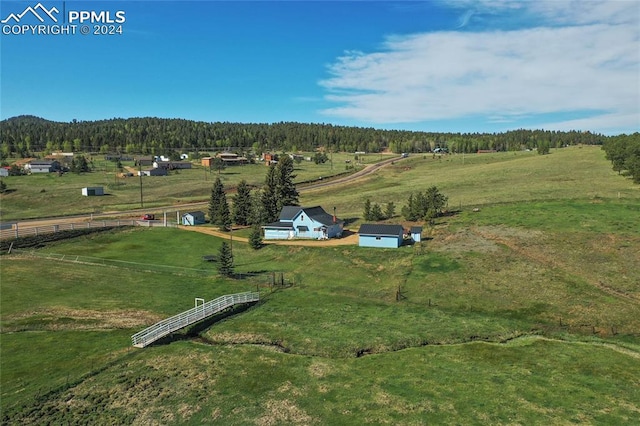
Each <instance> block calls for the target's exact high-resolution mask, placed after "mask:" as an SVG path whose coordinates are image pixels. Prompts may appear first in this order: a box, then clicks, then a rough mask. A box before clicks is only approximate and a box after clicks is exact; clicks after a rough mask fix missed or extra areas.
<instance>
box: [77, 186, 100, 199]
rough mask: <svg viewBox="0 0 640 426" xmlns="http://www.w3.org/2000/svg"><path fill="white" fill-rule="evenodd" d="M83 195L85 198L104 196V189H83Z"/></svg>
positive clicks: (89, 187) (91, 187)
mask: <svg viewBox="0 0 640 426" xmlns="http://www.w3.org/2000/svg"><path fill="white" fill-rule="evenodd" d="M82 195H84V196H85V197H91V196H94V195H104V188H103V187H101V186H88V187H86V188H82Z"/></svg>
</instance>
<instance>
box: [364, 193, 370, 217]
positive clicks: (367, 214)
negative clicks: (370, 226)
mask: <svg viewBox="0 0 640 426" xmlns="http://www.w3.org/2000/svg"><path fill="white" fill-rule="evenodd" d="M362 217H363V218H364V220H371V200H370V199H368V198H367V199H366V200H364V209H363V211H362Z"/></svg>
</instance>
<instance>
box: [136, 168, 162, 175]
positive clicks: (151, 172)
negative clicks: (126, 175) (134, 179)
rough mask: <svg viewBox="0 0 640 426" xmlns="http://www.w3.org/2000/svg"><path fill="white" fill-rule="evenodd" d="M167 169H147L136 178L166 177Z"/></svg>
mask: <svg viewBox="0 0 640 426" xmlns="http://www.w3.org/2000/svg"><path fill="white" fill-rule="evenodd" d="M167 174H168V172H167V169H147V170H141V171H139V172H138V176H166V175H167Z"/></svg>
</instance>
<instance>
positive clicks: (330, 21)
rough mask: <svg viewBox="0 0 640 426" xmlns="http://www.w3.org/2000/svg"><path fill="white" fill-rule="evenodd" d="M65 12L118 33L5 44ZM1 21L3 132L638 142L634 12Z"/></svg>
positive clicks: (402, 8)
mask: <svg viewBox="0 0 640 426" xmlns="http://www.w3.org/2000/svg"><path fill="white" fill-rule="evenodd" d="M38 3H40V4H41V5H42V8H39V9H38V8H37V5H38ZM28 7H31V8H34V10H36V13H39V15H42V16H41V18H43V20H44V21H45V22H44V23H43V22H39V21H38V20H37V18H36V17H35V16H34V15H33V14H32V13H31V12H28V13H26V14H24V15H23V16H21V17H19V18H18V19H16V16H18V15H20V14H22V12H24V11H25V10H26V9H27V8H28ZM54 7H55V8H56V10H57V12H55V11H53V8H54ZM43 9H44V10H48V11H53V12H51V14H52V15H53V16H54V17H55V18H57V20H58V22H57V23H56V22H54V21H52V20H51V19H50V18H48V17H46V16H44V14H43V13H42V10H43ZM38 11H39V12H38ZM72 11H75V12H80V11H87V12H88V11H94V12H96V13H98V12H109V16H110V18H111V19H112V20H113V19H114V17H115V16H116V15H115V14H116V12H118V11H121V12H124V16H125V19H126V20H125V21H124V22H122V23H121V24H116V25H121V26H122V27H121V28H122V34H114V35H95V34H91V33H92V32H93V31H94V29H95V27H94V26H95V25H102V23H100V22H98V23H96V22H94V23H91V22H85V23H83V24H87V25H89V30H90V34H87V35H82V34H80V27H81V24H80V23H79V22H77V21H76V22H73V24H75V25H76V26H77V27H76V34H63V35H43V34H36V35H33V34H31V33H30V32H29V31H30V30H28V31H26V34H22V33H20V34H12V32H20V31H22V30H21V29H20V28H21V26H22V25H25V24H26V25H29V24H31V25H36V24H43V25H47V26H54V25H58V24H60V25H62V24H64V25H67V24H68V25H71V22H70V21H69V16H70V15H69V13H70V12H72ZM12 14H13V17H11V16H12ZM103 17H104V15H103ZM0 20H4V21H6V22H5V23H4V24H2V27H3V28H2V35H0V42H1V47H0V49H1V57H0V61H1V62H0V67H1V74H0V76H1V83H0V118H2V119H5V118H9V117H12V116H16V115H23V114H30V115H37V116H40V117H43V118H47V119H50V120H56V121H71V120H73V119H78V120H99V119H108V118H114V117H123V118H127V117H144V116H153V117H165V118H185V119H191V120H201V121H208V122H212V121H232V122H267V123H270V122H278V121H299V122H321V123H333V124H339V125H353V126H366V127H376V128H384V129H408V130H424V131H438V132H500V131H505V130H509V129H518V128H532V129H538V128H544V129H550V130H590V131H593V132H600V133H605V134H618V133H631V132H635V131H640V2H637V1H635V0H628V1H626V0H625V1H613V2H603V1H573V0H555V1H551V2H544V1H535V2H533V1H531V2H511V1H499V0H498V1H484V0H483V1H466V0H455V1H430V2H383V1H373V2H367V1H357V2H338V1H318V2H302V1H284V2H272V1H260V2H247V1H240V2H221V1H109V2H99V1H90V2H89V1H66V2H62V1H44V0H43V1H40V2H38V0H34V1H20V2H11V1H4V0H3V1H2V2H1V3H0ZM106 25H109V24H108V23H107V24H106ZM98 28H99V27H98ZM7 33H9V34H7Z"/></svg>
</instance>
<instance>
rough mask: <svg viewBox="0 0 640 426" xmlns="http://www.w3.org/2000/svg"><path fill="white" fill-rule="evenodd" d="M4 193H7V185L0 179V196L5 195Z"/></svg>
mask: <svg viewBox="0 0 640 426" xmlns="http://www.w3.org/2000/svg"><path fill="white" fill-rule="evenodd" d="M6 191H7V184H6V183H4V181H3V180H1V179H0V194H3V193H5V192H6Z"/></svg>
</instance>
